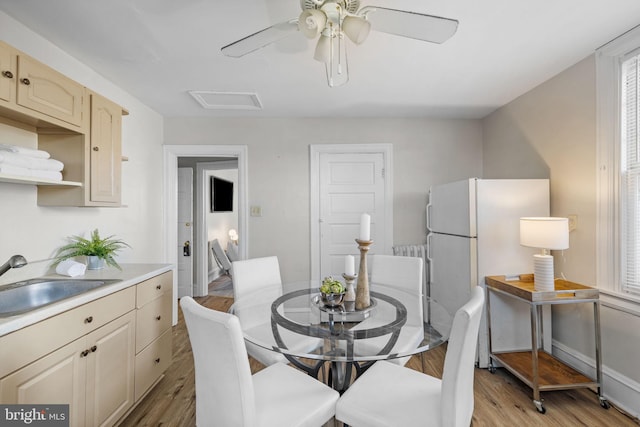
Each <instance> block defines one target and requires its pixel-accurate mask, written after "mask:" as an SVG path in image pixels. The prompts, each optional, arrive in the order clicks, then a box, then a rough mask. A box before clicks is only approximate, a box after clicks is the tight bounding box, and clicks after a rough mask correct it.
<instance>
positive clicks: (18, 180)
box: [0, 173, 82, 187]
mask: <svg viewBox="0 0 640 427" xmlns="http://www.w3.org/2000/svg"><path fill="white" fill-rule="evenodd" d="M0 182H9V183H12V184H31V185H57V186H61V187H82V183H81V182H75V181H56V180H53V179H44V178H35V177H32V176H20V175H7V174H4V173H0Z"/></svg>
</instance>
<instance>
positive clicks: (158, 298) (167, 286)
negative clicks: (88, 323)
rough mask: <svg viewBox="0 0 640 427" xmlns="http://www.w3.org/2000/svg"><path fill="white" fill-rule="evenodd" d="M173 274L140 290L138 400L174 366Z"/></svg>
mask: <svg viewBox="0 0 640 427" xmlns="http://www.w3.org/2000/svg"><path fill="white" fill-rule="evenodd" d="M172 286H173V275H172V273H171V272H167V273H164V274H162V275H159V276H156V277H153V278H151V279H149V280H146V281H144V282H142V283H140V284H138V285H137V287H136V308H137V310H136V361H135V364H136V370H135V372H136V374H135V399H136V400H139V399H140V398H141V397H143V396H144V395H145V393H146V392H147V391H148V390H149V389H150V387H152V386H153V385H154V384H155V383H156V382H157V381H158V380H159V379H160V378H161V377H162V374H163V373H164V371H166V369H167V368H168V367H169V364H170V363H171V343H172V338H171V314H172Z"/></svg>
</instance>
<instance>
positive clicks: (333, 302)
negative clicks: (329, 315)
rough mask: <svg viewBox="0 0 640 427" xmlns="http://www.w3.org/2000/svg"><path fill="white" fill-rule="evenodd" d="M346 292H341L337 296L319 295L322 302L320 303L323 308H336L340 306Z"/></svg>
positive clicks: (322, 293) (329, 294)
mask: <svg viewBox="0 0 640 427" xmlns="http://www.w3.org/2000/svg"><path fill="white" fill-rule="evenodd" d="M346 293H347V292H346V291H345V292H342V293H339V294H333V293H328V294H325V293H324V292H321V293H320V300H321V301H322V303H323V304H324V306H325V307H330V308H333V307H338V306H339V305H340V304H342V300H343V299H344V295H345V294H346Z"/></svg>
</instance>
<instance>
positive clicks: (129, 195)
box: [0, 12, 164, 284]
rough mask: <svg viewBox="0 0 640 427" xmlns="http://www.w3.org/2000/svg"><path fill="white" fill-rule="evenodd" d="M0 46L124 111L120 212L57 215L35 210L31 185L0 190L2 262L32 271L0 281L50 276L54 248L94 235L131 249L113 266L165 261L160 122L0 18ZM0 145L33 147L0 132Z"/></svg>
mask: <svg viewBox="0 0 640 427" xmlns="http://www.w3.org/2000/svg"><path fill="white" fill-rule="evenodd" d="M0 39H2V40H4V41H6V42H7V43H9V44H11V45H13V46H15V47H16V48H18V49H19V50H22V51H23V52H25V53H27V54H29V55H31V56H33V57H35V58H36V59H38V60H39V61H41V62H43V63H45V64H48V65H49V66H51V67H52V68H54V69H57V70H58V71H60V72H62V73H63V74H65V75H67V76H69V77H70V78H72V79H74V80H76V81H78V82H80V83H81V84H84V85H85V86H87V87H89V88H90V89H93V90H95V91H96V92H98V93H100V94H102V95H104V96H105V97H107V98H109V99H111V100H113V101H114V102H116V103H118V104H120V105H122V106H123V107H124V108H126V109H127V110H129V112H130V114H129V115H128V116H126V117H124V118H123V119H122V125H123V129H122V139H123V149H122V151H123V155H125V156H128V157H129V161H128V162H125V163H124V164H123V167H122V202H123V203H124V204H125V205H127V206H126V207H123V208H57V207H39V206H38V205H37V197H36V196H37V194H36V187H35V186H33V185H20V184H7V183H0V200H1V201H0V219H1V220H2V229H1V232H0V235H1V237H0V263H4V262H5V261H6V260H7V259H8V258H9V257H10V256H11V255H13V254H18V253H19V254H22V255H24V256H25V257H26V258H27V260H29V261H30V264H29V265H28V266H26V267H23V268H21V269H19V270H18V269H16V270H13V271H10V272H9V273H7V274H5V275H3V276H2V277H1V278H0V284H1V283H9V282H13V281H16V280H21V279H25V278H30V277H36V276H40V275H42V274H44V273H46V272H47V271H48V269H49V264H50V262H49V261H46V260H45V259H47V258H50V257H51V256H52V255H53V253H54V252H55V249H56V248H58V247H59V246H61V245H63V244H65V243H66V241H65V237H67V236H70V235H74V234H85V233H88V232H90V231H91V230H93V229H94V228H98V229H99V230H100V232H101V234H102V235H109V234H115V235H116V236H117V237H120V238H122V239H123V240H124V241H126V242H127V243H129V244H130V245H131V246H132V249H126V250H124V251H122V252H121V254H120V255H119V256H118V257H117V259H118V261H119V262H124V263H126V262H163V257H164V239H163V237H162V229H163V226H164V225H163V218H162V215H161V214H159V212H162V211H163V201H162V176H163V171H162V139H163V135H162V131H163V127H162V117H161V116H160V115H158V114H157V113H155V112H154V111H152V110H151V109H149V108H148V107H146V106H145V105H143V104H142V103H140V102H139V101H138V100H136V99H135V98H134V97H132V96H131V95H129V94H128V93H126V92H124V91H122V90H121V89H119V88H118V87H116V86H114V85H113V84H112V83H111V82H109V81H108V80H106V79H105V78H103V77H102V76H100V75H99V74H98V73H96V72H95V71H93V70H91V69H89V68H88V67H86V66H85V65H83V64H82V63H81V62H79V61H78V60H76V59H74V58H72V57H71V56H69V55H68V54H67V53H65V52H63V51H61V50H60V49H58V48H57V47H56V46H54V45H53V44H51V43H50V42H48V41H47V40H45V39H44V38H42V37H40V36H38V35H36V34H35V33H33V32H32V31H30V30H27V29H26V28H25V27H24V26H22V25H21V24H19V23H17V22H16V21H15V20H13V19H12V18H9V17H8V16H7V15H5V14H4V13H2V12H0ZM0 143H17V144H21V145H24V146H27V147H32V148H35V147H36V146H37V139H36V135H35V134H34V133H32V132H26V131H21V130H18V129H16V128H13V127H10V126H4V125H0Z"/></svg>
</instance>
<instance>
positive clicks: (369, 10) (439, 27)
mask: <svg viewBox="0 0 640 427" xmlns="http://www.w3.org/2000/svg"><path fill="white" fill-rule="evenodd" d="M358 15H361V16H365V17H366V18H367V20H368V21H370V22H371V29H372V30H375V31H382V32H383V33H389V34H395V35H398V36H403V37H409V38H412V39H417V40H424V41H427V42H431V43H443V42H445V41H447V40H448V39H449V38H450V37H451V36H453V35H454V34H455V32H456V30H457V29H458V21H457V20H455V19H449V18H442V17H440V16H433V15H425V14H423V13H417V12H409V11H406V10H397V9H388V8H386V7H377V6H365V7H363V8H362V9H360V11H358Z"/></svg>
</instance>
